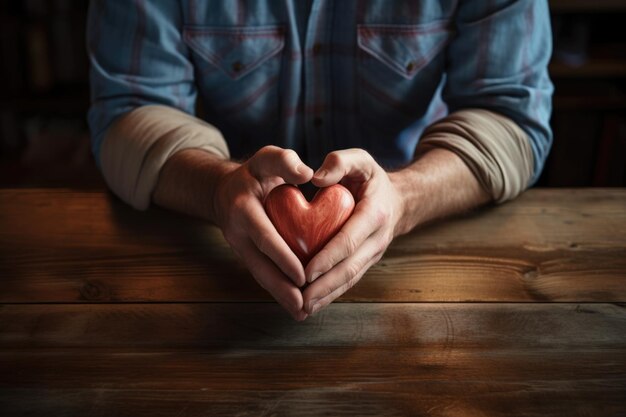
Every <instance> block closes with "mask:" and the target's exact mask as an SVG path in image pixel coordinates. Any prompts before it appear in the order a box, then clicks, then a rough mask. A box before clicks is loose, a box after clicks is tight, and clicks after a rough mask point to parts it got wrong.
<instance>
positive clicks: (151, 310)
mask: <svg viewBox="0 0 626 417" xmlns="http://www.w3.org/2000/svg"><path fill="white" fill-rule="evenodd" d="M624 329H626V309H625V308H624V307H623V306H620V305H613V304H567V303H555V304H551V303H513V304H500V303H476V304H466V303H425V304H414V303H408V304H404V303H352V304H348V303H343V304H333V305H331V306H329V307H328V308H326V309H324V310H322V311H321V312H320V313H319V314H317V315H315V316H313V317H311V318H309V319H307V320H306V321H304V322H302V323H299V322H295V321H294V320H293V319H291V318H290V317H289V316H288V315H287V314H286V313H285V312H283V311H282V309H281V308H280V307H279V306H278V305H275V304H266V303H245V304H238V303H208V304H200V303H199V304H146V303H140V304H108V305H105V304H58V305H38V304H34V305H4V306H2V307H1V308H0V349H3V350H5V351H6V350H7V349H26V348H35V347H36V348H46V349H50V348H81V349H92V348H132V349H172V348H177V349H181V348H184V349H204V348H231V347H236V348H238V349H253V348H255V349H256V348H286V347H288V348H299V347H303V348H309V347H329V346H335V347H354V348H361V347H367V346H369V347H389V348H393V349H395V348H400V347H419V348H421V347H433V348H438V349H443V350H444V351H446V350H450V349H453V348H467V349H470V348H484V349H491V350H496V349H497V350H500V351H503V350H532V349H538V348H541V349H555V350H560V351H567V350H576V349H587V350H596V351H604V350H607V349H608V350H611V349H621V351H622V353H623V352H624V350H625V349H626V332H625V331H624Z"/></svg>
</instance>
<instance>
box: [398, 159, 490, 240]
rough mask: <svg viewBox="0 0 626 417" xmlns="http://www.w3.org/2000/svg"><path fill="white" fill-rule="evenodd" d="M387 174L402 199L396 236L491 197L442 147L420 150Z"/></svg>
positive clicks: (459, 211) (476, 204)
mask: <svg viewBox="0 0 626 417" xmlns="http://www.w3.org/2000/svg"><path fill="white" fill-rule="evenodd" d="M389 177H390V179H391V181H392V183H393V184H394V186H395V187H396V189H397V190H398V193H399V195H400V196H402V202H403V204H402V208H401V216H400V220H399V222H398V224H397V225H396V228H395V235H396V236H398V235H402V234H404V233H407V232H409V231H410V230H411V229H413V228H414V227H416V226H419V225H421V224H424V223H427V222H429V221H432V220H435V219H438V218H442V217H447V216H451V215H454V214H458V213H462V212H464V211H467V210H470V209H472V208H475V207H478V206H480V205H483V204H485V203H487V202H489V201H490V200H491V197H490V195H489V194H488V193H487V192H486V191H485V190H484V189H483V188H482V187H481V185H480V184H479V182H478V180H477V179H476V177H475V176H474V175H473V174H472V172H471V171H470V169H469V168H468V167H467V165H466V164H465V163H464V162H463V161H462V160H461V159H460V158H459V157H458V156H457V155H456V154H455V153H453V152H451V151H448V150H446V149H442V148H434V149H431V150H429V151H426V152H425V153H422V154H421V155H420V156H418V158H417V159H416V160H415V161H414V162H413V163H412V164H411V165H409V166H407V167H405V168H404V169H402V170H400V171H397V172H392V173H390V174H389Z"/></svg>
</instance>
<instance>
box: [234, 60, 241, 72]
mask: <svg viewBox="0 0 626 417" xmlns="http://www.w3.org/2000/svg"><path fill="white" fill-rule="evenodd" d="M232 69H233V72H239V71H241V70H242V69H243V64H242V63H241V62H239V61H235V62H233V65H232Z"/></svg>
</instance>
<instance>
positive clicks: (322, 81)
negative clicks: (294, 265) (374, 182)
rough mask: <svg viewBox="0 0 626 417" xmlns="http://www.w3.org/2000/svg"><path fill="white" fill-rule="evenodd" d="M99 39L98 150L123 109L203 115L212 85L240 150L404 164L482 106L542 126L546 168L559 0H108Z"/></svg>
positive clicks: (215, 117)
mask: <svg viewBox="0 0 626 417" xmlns="http://www.w3.org/2000/svg"><path fill="white" fill-rule="evenodd" d="M87 39H88V49H89V57H90V60H91V65H92V66H91V87H92V105H91V108H90V111H89V123H90V127H91V130H92V137H93V149H94V153H95V155H96V159H98V156H99V147H100V143H101V141H102V137H103V134H104V132H105V131H106V128H107V127H108V126H109V125H110V123H111V122H112V121H113V120H114V119H115V117H117V116H119V115H120V114H123V113H125V112H128V111H130V110H132V109H134V108H136V107H138V106H142V105H148V104H165V105H169V106H173V107H175V108H178V109H180V110H183V111H185V112H187V113H190V114H194V109H195V103H196V99H197V96H198V95H200V96H201V98H202V100H203V104H204V106H203V107H204V109H205V113H206V114H205V118H206V119H207V121H208V122H209V123H211V124H213V125H215V126H216V127H217V128H218V129H220V130H221V131H222V133H223V134H224V137H225V138H226V140H227V141H228V144H229V147H230V149H231V153H232V155H233V157H235V158H242V157H245V156H248V155H251V154H252V153H254V152H255V150H257V149H258V148H259V147H261V146H264V145H267V144H276V145H279V146H282V147H285V148H292V149H294V150H296V151H297V152H298V153H299V154H300V155H301V156H302V157H303V159H304V160H305V161H307V162H308V163H310V164H311V166H312V167H317V166H318V165H319V164H320V163H321V162H322V160H323V158H324V156H325V155H326V154H327V153H328V152H330V151H332V150H335V149H343V148H349V147H360V148H364V149H366V150H368V151H369V152H370V153H372V154H373V155H374V157H375V158H376V159H377V160H378V161H379V163H381V164H382V165H383V166H386V167H394V166H399V165H401V164H404V163H406V162H408V161H410V160H411V158H412V156H413V150H414V149H415V146H416V144H417V141H418V139H419V137H420V134H421V132H422V131H423V130H424V128H425V127H426V126H428V125H429V124H431V123H433V122H434V121H436V120H437V119H439V118H441V117H443V116H445V115H446V114H447V113H448V112H452V111H455V110H457V109H462V108H472V107H478V108H485V109H489V110H492V111H494V112H499V113H501V114H503V115H505V116H508V117H509V118H511V119H513V120H514V121H515V122H517V123H518V124H519V126H520V127H521V128H522V129H524V130H525V131H526V132H527V133H528V135H529V137H530V139H531V142H532V149H533V153H534V156H535V158H534V159H535V161H534V163H535V179H536V178H537V177H538V176H539V173H540V172H541V168H542V166H543V164H544V161H545V158H546V155H547V153H548V150H549V148H550V144H551V141H552V137H551V131H550V128H549V124H548V122H549V117H550V113H551V96H552V83H551V82H550V79H549V76H548V72H547V64H548V60H549V58H550V54H551V44H552V43H551V31H550V19H549V12H548V5H547V1H545V0H519V1H512V0H441V1H435V0H432V1H431V0H425V1H417V0H394V1H389V0H341V1H332V0H298V1H291V0H285V1H277V0H233V1H217V0H178V1H176V0H154V1H150V0H133V1H130V0H96V1H92V2H91V6H90V10H89V23H88V34H87Z"/></svg>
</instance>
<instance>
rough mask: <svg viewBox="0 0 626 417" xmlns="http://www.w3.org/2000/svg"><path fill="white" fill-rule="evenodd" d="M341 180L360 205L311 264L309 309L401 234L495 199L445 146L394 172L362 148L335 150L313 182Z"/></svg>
mask: <svg viewBox="0 0 626 417" xmlns="http://www.w3.org/2000/svg"><path fill="white" fill-rule="evenodd" d="M324 172H325V173H324ZM337 182H341V183H342V184H344V185H345V186H347V187H348V188H349V189H350V191H351V192H352V193H353V194H354V195H355V196H357V206H356V207H355V211H354V213H353V215H352V217H350V219H349V220H348V222H347V223H346V224H345V225H344V227H343V228H342V230H341V231H340V232H339V233H338V234H337V235H336V236H335V237H334V238H333V239H332V240H331V241H330V242H329V243H328V244H327V245H326V246H325V247H324V249H322V250H321V251H320V252H319V253H318V254H317V255H316V256H315V257H314V258H313V259H312V260H311V261H310V262H309V264H308V265H307V267H306V269H305V273H306V277H307V281H308V282H311V285H310V286H309V287H308V288H306V289H305V291H304V303H305V305H304V308H305V311H306V312H307V313H308V314H314V313H316V312H317V311H319V310H320V309H321V308H322V307H324V306H326V305H328V304H330V303H331V302H332V301H333V300H334V299H336V298H337V297H339V296H340V295H341V294H343V293H344V292H346V291H347V290H348V289H350V288H351V287H352V286H353V285H354V284H356V283H357V282H358V281H359V280H360V279H361V277H362V276H363V275H364V274H365V272H366V271H367V270H368V269H369V268H370V267H371V266H372V265H374V264H375V263H376V262H378V261H379V260H380V258H381V257H382V255H383V253H384V252H385V250H386V249H387V246H389V244H390V243H391V241H392V240H393V239H394V238H395V237H396V236H399V235H401V234H404V233H407V232H409V231H410V230H412V229H413V228H415V227H417V226H419V225H421V224H424V223H426V222H429V221H432V220H435V219H438V218H441V217H445V216H450V215H453V214H456V213H461V212H464V211H467V210H469V209H471V208H474V207H477V206H480V205H482V204H484V203H486V202H488V201H490V200H491V196H490V195H489V194H488V193H487V192H486V191H485V190H484V189H483V188H482V187H481V186H480V184H479V182H478V181H477V180H476V177H475V176H474V175H473V174H472V172H471V171H470V169H469V168H468V167H467V165H466V164H464V163H463V161H462V160H461V159H460V158H459V157H458V156H457V155H456V154H454V153H453V152H451V151H448V150H445V149H431V150H427V151H425V152H424V153H422V154H421V155H420V156H418V157H417V159H416V160H415V161H414V162H413V163H412V164H410V165H409V166H407V167H406V168H404V169H402V170H400V171H397V172H391V173H387V172H385V171H384V170H383V169H382V168H381V167H380V166H379V165H378V164H377V163H376V162H375V161H374V159H373V158H372V157H371V156H370V155H369V154H368V153H367V152H365V151H363V150H361V149H349V150H345V151H337V152H333V153H331V154H329V155H328V157H327V158H326V160H325V161H324V164H323V165H322V167H321V168H320V169H319V170H318V171H317V172H316V174H315V175H314V177H313V183H314V184H315V185H316V186H319V187H325V186H329V185H331V184H335V183H337Z"/></svg>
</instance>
